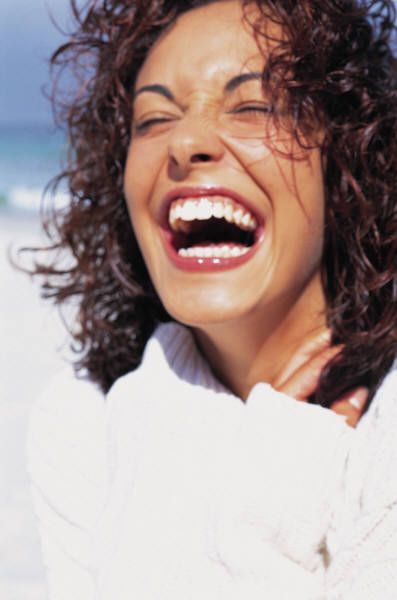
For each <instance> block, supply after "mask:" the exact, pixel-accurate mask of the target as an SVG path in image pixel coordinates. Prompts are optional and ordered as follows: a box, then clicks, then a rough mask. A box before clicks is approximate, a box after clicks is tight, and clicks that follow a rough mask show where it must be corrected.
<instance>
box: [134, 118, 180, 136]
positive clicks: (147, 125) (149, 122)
mask: <svg viewBox="0 0 397 600" xmlns="http://www.w3.org/2000/svg"><path fill="white" fill-rule="evenodd" d="M170 121H173V119H172V118H171V117H155V118H152V119H145V120H143V121H138V122H137V123H135V124H134V129H135V132H136V133H138V134H139V133H145V132H146V131H148V130H149V129H151V128H152V127H153V126H154V125H161V124H163V123H169V122H170Z"/></svg>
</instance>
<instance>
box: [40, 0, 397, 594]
mask: <svg viewBox="0 0 397 600" xmlns="http://www.w3.org/2000/svg"><path fill="white" fill-rule="evenodd" d="M372 4H373V3H372V2H368V3H364V2H360V3H358V2H356V1H354V0H344V1H339V0H338V1H337V0H333V1H331V0H330V1H327V0H325V1H324V0H322V1H321V2H319V1H318V2H317V1H316V0H311V1H309V0H303V1H302V2H299V3H295V2H291V1H288V0H273V1H270V0H268V1H266V0H263V1H259V0H258V1H257V2H240V1H239V0H217V1H215V2H208V1H207V2H200V1H197V2H186V1H184V2H178V1H170V2H166V1H163V2H158V1H152V2H124V1H121V0H113V1H112V2H111V1H109V2H101V1H99V0H98V1H97V2H92V3H91V4H90V6H89V7H88V8H87V9H86V10H85V11H81V12H79V11H78V9H77V8H76V7H75V6H74V4H73V6H74V13H75V17H76V19H77V22H78V29H77V31H76V32H75V33H74V34H73V36H71V38H70V41H69V42H68V43H67V44H66V45H65V46H63V47H62V48H61V49H60V50H59V51H58V52H57V53H56V54H55V55H54V57H53V62H54V64H60V65H64V64H65V61H66V63H68V62H71V64H72V65H73V66H74V67H75V68H76V67H77V75H78V77H79V81H80V86H79V88H78V93H77V94H76V96H75V97H74V98H73V100H72V102H71V104H70V106H67V107H65V106H64V109H65V112H64V114H63V116H64V117H65V118H66V120H67V123H68V127H69V135H70V142H71V149H72V153H71V156H70V164H69V167H68V170H67V172H66V173H65V174H64V175H65V176H66V177H67V178H68V181H69V186H70V191H71V205H70V207H69V208H68V209H66V210H65V211H64V212H63V213H62V214H58V215H55V216H54V223H55V226H56V231H57V234H56V235H57V236H58V237H57V238H56V239H55V241H54V245H53V249H54V250H56V251H58V250H59V249H67V250H68V251H69V252H71V253H72V255H73V258H74V264H73V265H72V266H71V268H70V269H65V268H63V269H61V267H58V266H57V264H56V262H55V261H54V262H53V263H52V265H51V266H48V265H47V266H38V267H37V273H41V274H45V275H46V276H47V280H46V288H45V289H46V293H47V295H49V296H51V295H52V296H54V297H55V298H56V299H57V301H58V302H62V301H63V300H65V299H67V298H70V297H73V296H77V297H78V298H79V321H78V323H79V329H78V330H77V331H76V330H75V331H74V333H73V334H74V337H75V339H76V340H77V341H78V342H79V344H80V350H81V359H80V362H79V363H78V365H77V367H78V369H79V370H80V371H81V370H83V372H84V378H81V377H80V378H79V379H75V378H74V377H72V376H71V375H70V374H69V373H65V374H61V375H60V376H58V377H57V378H55V380H54V382H53V383H52V384H51V385H50V386H49V387H48V390H47V392H46V393H45V394H44V396H43V398H42V399H41V401H40V403H39V404H38V406H37V409H36V411H35V413H34V415H33V419H32V425H31V432H30V441H29V452H30V470H31V474H32V479H33V483H34V493H35V500H36V506H37V512H38V515H39V517H40V520H41V531H42V538H43V550H44V556H45V562H46V564H47V567H48V577H49V586H50V592H51V598H54V599H55V598H68V599H69V598H84V600H89V599H91V598H98V599H102V600H103V599H110V598H112V599H113V598H117V600H123V599H124V598H125V599H127V598H134V597H137V598H142V599H143V598H147V599H155V598H156V599H157V598H173V599H175V598H192V599H193V598H200V599H202V598H206V599H208V598H227V599H228V600H229V599H231V598H236V599H239V600H240V599H242V598H249V599H250V600H253V599H254V598H258V599H259V598H271V599H272V600H276V599H282V598H283V599H284V598H288V599H289V598H291V597H293V598H294V600H296V599H298V598H301V599H302V600H303V599H304V600H309V599H320V598H321V599H324V598H326V599H327V600H329V599H331V598H332V599H336V598H338V599H340V600H347V599H348V600H354V599H355V598H357V599H358V598H360V600H363V599H370V598H376V599H377V600H378V599H380V598H382V600H385V599H387V598H390V599H391V598H394V597H395V596H396V593H397V568H396V567H397V477H396V468H395V467H396V459H397V447H396V442H395V440H394V435H393V433H394V425H395V424H396V422H397V404H396V395H397V392H396V374H395V371H393V369H392V363H393V360H394V357H395V353H396V326H395V322H396V321H395V317H396V310H397V307H396V284H395V282H396V267H395V255H396V239H397V236H396V201H395V193H396V185H397V184H396V179H395V169H396V161H397V158H396V152H395V149H396V148H395V147H396V141H395V140H396V135H395V134H396V122H397V121H396V118H397V117H396V115H397V113H396V93H395V79H394V57H393V54H392V50H391V35H392V33H393V17H394V11H393V6H392V3H391V2H387V1H383V2H377V3H376V4H375V5H374V6H371V5H372ZM79 69H80V71H79ZM81 81H83V83H81ZM298 400H300V401H298ZM337 413H340V414H337ZM364 413H365V414H364Z"/></svg>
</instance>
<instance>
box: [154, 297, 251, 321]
mask: <svg viewBox="0 0 397 600" xmlns="http://www.w3.org/2000/svg"><path fill="white" fill-rule="evenodd" d="M234 297H235V296H234ZM163 305H164V307H165V308H166V310H167V312H168V313H169V314H170V315H171V316H172V317H173V318H174V319H175V320H176V321H178V322H179V323H182V324H183V325H187V326H189V327H199V328H205V326H212V325H221V324H226V323H233V322H236V321H239V320H243V319H244V317H246V316H248V314H250V313H251V312H254V307H253V306H251V305H250V304H249V305H247V304H242V303H241V302H240V301H239V302H238V303H236V302H233V301H231V298H230V296H229V297H228V298H225V297H224V296H223V295H222V294H214V295H213V296H211V295H210V294H205V293H204V294H202V295H201V297H199V298H197V297H195V298H193V299H192V298H189V299H188V298H185V297H183V296H182V297H180V299H179V301H178V302H177V303H176V302H175V296H174V298H173V299H170V300H169V301H167V299H164V300H163Z"/></svg>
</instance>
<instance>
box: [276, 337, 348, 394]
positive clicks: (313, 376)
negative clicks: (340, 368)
mask: <svg viewBox="0 0 397 600" xmlns="http://www.w3.org/2000/svg"><path fill="white" fill-rule="evenodd" d="M341 350H342V346H333V347H332V348H327V349H326V350H323V351H322V352H320V353H319V354H317V355H316V356H315V357H314V358H311V359H310V360H308V361H307V362H306V363H305V364H303V365H302V366H301V367H300V368H299V369H298V370H297V371H295V372H294V373H293V374H292V375H291V376H290V377H289V378H288V379H287V381H286V382H285V383H283V384H282V385H281V386H278V387H276V386H275V387H276V389H278V390H279V391H280V392H283V393H284V394H288V395H289V396H292V397H293V398H296V399H297V400H302V401H306V400H307V399H308V397H309V396H311V394H313V393H314V392H315V391H316V389H317V387H318V382H319V379H320V375H321V372H322V370H323V368H324V367H325V366H326V365H327V363H328V362H329V361H330V360H332V359H333V358H334V357H335V356H337V355H338V354H339V353H340V351H341Z"/></svg>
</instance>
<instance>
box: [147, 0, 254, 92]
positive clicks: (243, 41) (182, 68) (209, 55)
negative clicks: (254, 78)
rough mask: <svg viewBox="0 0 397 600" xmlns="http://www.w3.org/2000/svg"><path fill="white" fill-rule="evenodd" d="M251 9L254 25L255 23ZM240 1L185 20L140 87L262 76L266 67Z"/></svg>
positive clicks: (151, 59) (163, 41) (166, 37)
mask: <svg viewBox="0 0 397 600" xmlns="http://www.w3.org/2000/svg"><path fill="white" fill-rule="evenodd" d="M253 10H254V8H253V7H252V9H249V11H248V15H249V18H250V19H253V18H254V17H255V14H254V13H253ZM264 60H265V59H264V58H263V54H262V53H261V52H260V51H259V49H258V46H257V42H256V41H255V39H254V36H253V34H252V29H251V27H250V25H249V24H248V23H247V22H246V20H245V19H244V14H243V9H242V6H241V3H240V1H239V0H221V1H219V2H214V3H213V4H209V5H207V6H203V7H200V8H196V9H193V10H190V11H189V12H187V13H184V14H182V15H181V16H180V17H179V18H178V19H177V21H176V22H175V23H174V24H173V25H172V26H171V27H170V28H169V29H168V30H167V31H166V32H164V33H163V34H162V35H161V37H160V38H159V40H157V42H156V43H155V45H154V46H153V48H152V49H151V51H150V52H149V54H148V56H147V58H146V60H145V62H144V64H143V66H142V68H141V70H140V72H139V75H138V78H137V82H136V87H139V86H141V85H147V84H150V83H154V82H161V83H169V84H174V85H178V84H179V83H186V82H187V81H190V82H192V83H196V84H197V85H205V84H213V83H217V82H219V83H222V82H224V81H225V80H226V79H227V78H228V77H229V76H230V74H232V75H235V74H238V73H240V72H243V71H251V70H254V71H258V70H259V71H260V70H262V68H263V64H264Z"/></svg>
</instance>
